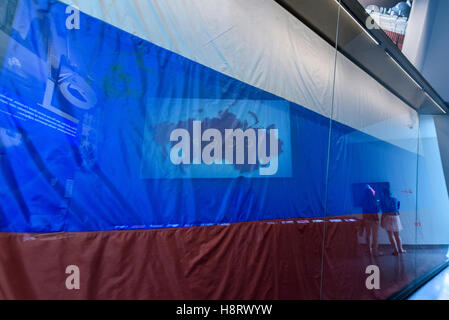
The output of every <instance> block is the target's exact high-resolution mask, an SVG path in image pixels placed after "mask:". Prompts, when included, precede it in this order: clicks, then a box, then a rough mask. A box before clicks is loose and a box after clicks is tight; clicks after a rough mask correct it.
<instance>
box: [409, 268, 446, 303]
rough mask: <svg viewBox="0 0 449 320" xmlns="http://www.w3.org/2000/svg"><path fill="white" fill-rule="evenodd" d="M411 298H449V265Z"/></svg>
mask: <svg viewBox="0 0 449 320" xmlns="http://www.w3.org/2000/svg"><path fill="white" fill-rule="evenodd" d="M409 300H449V267H448V268H446V269H444V270H443V271H441V272H440V273H439V274H438V275H437V276H436V277H435V278H433V279H432V280H430V281H429V282H428V283H426V284H425V285H424V286H423V287H421V288H420V289H419V290H418V291H417V292H415V293H414V294H413V295H412V296H411V297H410V298H409Z"/></svg>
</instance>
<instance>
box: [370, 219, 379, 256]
mask: <svg viewBox="0 0 449 320" xmlns="http://www.w3.org/2000/svg"><path fill="white" fill-rule="evenodd" d="M371 228H372V230H371V233H372V235H373V254H374V255H379V248H378V244H377V238H378V234H379V223H378V222H373V223H372V224H371Z"/></svg>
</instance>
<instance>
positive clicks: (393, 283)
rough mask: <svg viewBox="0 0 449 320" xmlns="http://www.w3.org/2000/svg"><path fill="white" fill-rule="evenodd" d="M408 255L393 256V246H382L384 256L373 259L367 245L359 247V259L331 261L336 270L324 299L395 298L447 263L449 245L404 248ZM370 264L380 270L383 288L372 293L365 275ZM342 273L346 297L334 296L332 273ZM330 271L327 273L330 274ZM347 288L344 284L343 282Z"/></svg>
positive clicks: (326, 286)
mask: <svg viewBox="0 0 449 320" xmlns="http://www.w3.org/2000/svg"><path fill="white" fill-rule="evenodd" d="M404 248H405V249H406V250H407V252H406V253H405V254H400V255H399V256H393V255H392V252H393V250H392V249H391V247H390V246H388V245H382V246H380V250H381V251H382V254H381V255H380V256H377V257H373V256H370V255H369V254H368V251H367V250H366V246H365V245H361V246H360V247H359V249H360V251H359V255H358V257H349V256H348V257H345V258H343V257H341V256H338V257H336V259H333V261H330V262H329V265H331V266H332V269H330V268H328V269H327V270H325V282H324V288H323V289H324V292H323V293H324V298H325V299H387V298H388V297H390V296H391V295H393V294H395V293H397V292H398V291H400V290H401V289H404V288H405V287H406V286H407V285H409V284H410V283H411V282H412V281H414V280H415V279H417V278H418V277H420V276H422V275H424V274H426V273H427V272H429V271H430V270H432V269H433V268H435V267H436V266H438V265H441V264H442V263H443V262H444V261H445V260H446V254H447V251H448V247H447V246H419V247H417V246H404ZM369 265H375V266H378V267H379V271H380V289H379V290H375V289H374V290H368V289H367V288H366V287H365V280H366V279H367V277H368V276H369V275H368V274H366V273H365V270H366V268H367V267H368V266H369ZM337 268H338V269H337ZM332 270H336V271H337V270H338V271H337V274H338V275H339V277H342V276H344V277H345V278H346V279H344V281H346V282H347V284H348V285H347V287H346V290H345V291H344V295H343V296H341V292H339V294H338V295H337V294H334V293H333V292H332V291H333V290H334V288H333V286H332V284H333V283H335V282H336V280H335V279H329V277H330V275H329V273H332ZM326 271H327V274H326ZM448 277H449V276H448ZM339 285H340V286H344V285H345V284H344V283H339Z"/></svg>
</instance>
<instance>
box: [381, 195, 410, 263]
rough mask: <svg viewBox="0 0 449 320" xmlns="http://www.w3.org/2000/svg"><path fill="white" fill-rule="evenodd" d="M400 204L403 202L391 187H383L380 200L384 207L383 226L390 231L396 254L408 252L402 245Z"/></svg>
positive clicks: (382, 207) (394, 253)
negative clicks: (392, 191)
mask: <svg viewBox="0 0 449 320" xmlns="http://www.w3.org/2000/svg"><path fill="white" fill-rule="evenodd" d="M400 205H401V203H400V202H399V201H398V200H397V199H396V198H394V197H392V196H391V192H390V189H389V188H385V189H383V192H382V198H381V201H380V206H381V209H382V218H381V226H382V228H384V229H385V231H387V233H388V239H389V240H390V243H391V246H392V247H393V255H394V256H397V255H398V254H399V253H405V252H406V251H405V250H404V248H403V247H402V240H401V237H400V236H399V232H400V231H401V230H402V224H401V220H400V219H399V208H400Z"/></svg>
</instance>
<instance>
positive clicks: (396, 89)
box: [276, 0, 449, 114]
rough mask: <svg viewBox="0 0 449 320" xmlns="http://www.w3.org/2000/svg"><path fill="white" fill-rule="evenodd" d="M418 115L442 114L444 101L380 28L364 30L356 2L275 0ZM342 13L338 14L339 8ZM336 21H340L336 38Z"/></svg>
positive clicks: (363, 13) (361, 11) (365, 16)
mask: <svg viewBox="0 0 449 320" xmlns="http://www.w3.org/2000/svg"><path fill="white" fill-rule="evenodd" d="M276 2H278V3H279V4H280V5H282V6H283V7H284V8H285V9H287V10H288V11H289V12H290V13H291V14H293V15H294V16H295V17H297V18H298V19H300V20H301V21H302V22H303V23H305V24H306V25H307V26H309V27H310V28H311V29H313V30H314V31H315V32H316V33H318V34H319V35H320V36H321V37H322V38H323V39H325V40H326V41H327V42H328V43H329V44H330V45H332V46H335V43H336V42H337V41H336V40H337V36H338V50H339V51H340V52H341V53H342V54H344V55H345V56H346V57H348V58H349V59H350V60H351V61H352V62H353V63H355V64H356V65H358V66H359V67H360V68H361V69H363V70H364V71H365V72H367V73H368V74H370V75H371V76H372V77H374V78H375V79H376V80H377V81H378V82H379V83H381V84H382V85H383V86H385V87H386V88H387V89H388V90H390V91H391V92H392V93H393V94H395V95H396V96H397V97H399V98H400V99H401V100H402V101H404V102H405V103H407V104H408V105H409V106H410V107H412V108H414V109H415V110H417V111H418V112H419V113H421V114H445V113H447V112H448V111H449V109H448V107H447V105H446V104H445V102H444V100H443V99H442V98H441V97H440V96H439V95H438V93H437V92H436V91H435V90H434V89H433V88H432V87H431V86H430V84H429V83H428V82H427V81H426V79H424V77H423V76H422V75H421V74H420V72H419V71H418V70H416V68H415V67H414V66H413V65H412V64H411V63H410V62H409V61H408V59H407V58H406V57H405V56H404V55H403V54H402V52H401V51H400V50H399V49H398V48H397V47H396V45H395V44H394V43H393V42H392V41H391V40H390V39H389V38H388V36H387V35H386V34H385V33H384V32H383V31H382V30H380V29H377V28H371V29H368V28H366V27H365V25H366V21H367V19H368V18H369V15H368V13H366V11H365V10H364V8H363V7H362V6H361V5H360V3H359V2H358V1H356V0H341V4H339V2H338V1H337V0H276ZM340 5H341V8H342V9H341V10H340V12H339V7H340ZM337 21H339V22H340V23H339V28H338V35H337Z"/></svg>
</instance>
